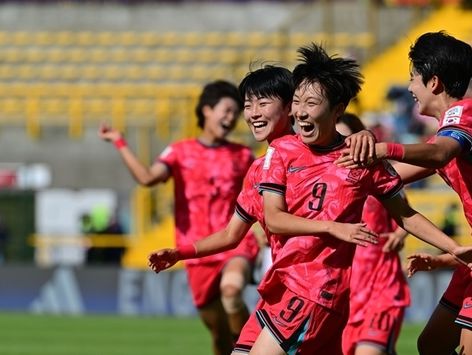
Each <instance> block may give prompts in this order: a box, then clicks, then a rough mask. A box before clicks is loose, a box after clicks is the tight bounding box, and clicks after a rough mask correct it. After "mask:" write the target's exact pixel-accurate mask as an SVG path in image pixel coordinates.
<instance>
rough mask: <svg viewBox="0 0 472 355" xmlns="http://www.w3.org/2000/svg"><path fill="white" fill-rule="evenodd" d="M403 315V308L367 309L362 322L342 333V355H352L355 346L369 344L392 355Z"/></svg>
mask: <svg viewBox="0 0 472 355" xmlns="http://www.w3.org/2000/svg"><path fill="white" fill-rule="evenodd" d="M404 315H405V308H404V307H390V308H385V307H383V308H382V309H380V308H379V307H375V308H373V309H369V311H367V313H366V314H365V318H364V320H362V321H360V322H356V323H351V324H348V325H347V326H346V328H345V329H344V333H343V353H344V355H354V354H355V352H356V346H357V345H360V344H369V345H372V346H374V347H377V348H379V349H382V352H384V353H385V354H388V355H394V354H396V352H395V344H396V342H397V339H398V336H399V334H400V328H401V326H402V322H403V316H404Z"/></svg>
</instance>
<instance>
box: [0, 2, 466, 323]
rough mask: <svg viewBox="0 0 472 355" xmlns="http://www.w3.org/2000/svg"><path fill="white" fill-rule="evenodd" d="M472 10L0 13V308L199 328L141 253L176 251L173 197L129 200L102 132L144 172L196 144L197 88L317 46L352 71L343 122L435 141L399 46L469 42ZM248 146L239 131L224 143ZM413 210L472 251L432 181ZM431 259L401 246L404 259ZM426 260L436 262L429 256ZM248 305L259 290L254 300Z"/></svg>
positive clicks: (362, 6)
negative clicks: (357, 75) (443, 37)
mask: <svg viewBox="0 0 472 355" xmlns="http://www.w3.org/2000/svg"><path fill="white" fill-rule="evenodd" d="M471 3H472V1H465V0H464V1H460V0H384V1H381V0H377V1H376V0H333V1H328V0H314V1H308V0H286V1H282V0H280V1H251V0H233V1H231V0H227V1H217V0H214V1H205V2H203V1H198V0H186V1H168V2H164V1H137V0H136V1H132V0H128V1H79V0H77V1H1V2H0V263H1V265H0V310H2V311H22V312H31V313H40V314H43V313H46V314H49V313H51V314H88V313H106V314H128V315H170V316H175V315H193V314H195V310H194V309H193V306H192V304H191V301H190V298H189V295H188V293H187V289H186V280H185V276H184V274H183V272H182V270H181V269H180V267H179V266H177V267H176V268H174V269H173V270H171V271H168V272H164V273H161V274H160V275H159V276H156V275H154V274H153V273H151V272H150V271H148V270H147V261H146V260H147V259H146V257H147V254H148V253H149V251H151V250H153V249H157V248H162V247H167V246H172V245H173V235H174V234H173V233H174V232H173V216H172V210H173V205H172V204H173V201H172V184H167V185H166V186H162V187H158V188H155V189H152V190H146V189H142V188H138V187H136V184H135V183H134V181H133V180H132V178H131V177H130V174H129V173H128V171H127V169H126V168H125V166H124V165H123V164H122V162H121V160H120V158H119V155H118V154H117V152H116V151H115V150H114V148H113V146H112V145H111V144H106V143H104V142H103V141H101V140H100V139H99V138H98V136H97V130H98V125H99V123H100V122H108V123H110V124H112V125H113V126H115V127H118V128H120V129H121V130H123V131H124V132H125V134H126V137H127V140H128V142H129V144H130V146H131V147H132V149H133V150H135V151H137V152H138V155H139V157H140V159H141V160H142V161H143V162H146V163H151V162H152V160H153V159H154V157H155V156H156V155H157V154H159V153H160V152H161V151H162V150H163V148H164V147H165V146H166V145H167V144H168V143H169V142H171V141H174V140H175V139H180V138H183V137H188V136H193V135H195V134H196V129H197V128H196V118H195V117H194V114H193V111H194V106H195V102H196V99H197V95H198V94H199V92H200V89H201V87H202V85H203V84H205V83H207V82H209V81H212V80H215V79H227V80H230V81H232V82H234V83H239V81H240V80H241V79H242V78H243V76H244V75H245V74H246V73H247V72H248V71H249V68H250V64H251V63H253V66H255V67H257V66H258V65H259V66H260V64H261V63H278V64H283V65H286V66H287V67H289V68H293V66H294V64H295V63H296V59H297V56H296V49H297V48H298V47H299V46H301V45H306V44H309V43H310V42H322V43H323V44H324V46H325V47H326V48H327V50H328V52H329V53H331V54H334V53H337V54H339V55H341V56H350V57H353V58H355V59H357V60H358V61H359V63H360V64H361V66H362V71H363V73H364V75H365V80H366V82H365V84H364V86H363V90H362V93H361V95H360V96H359V97H358V100H357V101H355V102H354V103H353V104H352V105H351V107H349V111H351V112H354V113H357V114H359V115H360V116H361V117H362V120H363V121H364V123H365V124H366V125H367V126H368V127H370V128H371V129H373V130H374V131H375V132H376V134H378V136H379V139H381V140H391V141H399V142H403V143H411V142H419V141H424V140H426V139H428V138H429V137H430V136H431V135H432V134H434V132H435V130H436V122H435V121H434V119H431V118H428V117H422V116H420V115H418V114H417V112H416V111H415V105H414V102H413V101H412V98H411V96H410V95H409V93H408V91H407V89H406V87H407V85H408V79H409V67H408V58H407V54H408V49H409V46H410V45H411V44H412V43H413V41H414V40H415V38H416V37H418V36H419V35H420V34H421V33H424V32H428V31H438V30H446V31H447V32H449V33H450V34H452V35H454V36H457V37H459V38H461V39H463V40H465V41H469V42H472V5H471ZM232 138H233V139H234V140H236V141H240V142H244V143H246V144H249V145H251V146H252V147H253V148H254V152H255V154H256V155H259V154H262V153H263V152H264V148H265V147H264V146H259V145H255V144H254V142H253V140H252V137H251V135H250V132H249V131H248V129H247V127H245V124H244V122H242V120H241V122H240V123H239V126H238V128H237V130H236V132H235V133H234V134H233V135H232ZM407 193H408V198H409V200H410V202H411V204H412V205H413V206H414V207H415V208H416V209H417V210H419V211H420V212H422V213H423V214H425V215H426V216H428V217H429V218H430V219H431V220H432V221H433V222H435V223H436V224H437V225H438V226H440V227H441V228H444V230H445V231H447V233H448V234H449V235H451V237H454V238H457V239H458V240H459V241H461V242H463V243H468V244H470V243H469V240H468V238H470V237H469V235H470V227H469V226H468V225H467V224H466V222H465V219H464V217H463V212H462V208H461V207H460V203H459V202H458V199H457V197H456V196H455V194H454V193H453V192H452V190H450V189H449V188H448V187H446V185H445V184H444V183H443V182H442V180H440V179H439V178H438V177H432V178H430V179H428V180H425V181H423V182H421V183H417V184H415V185H414V186H409V187H408V189H407ZM418 250H429V249H428V248H427V247H426V246H425V245H424V244H422V243H420V242H419V241H417V240H416V239H413V238H411V237H410V238H408V241H407V245H406V248H405V250H404V252H403V254H404V255H407V254H409V253H412V252H414V251H418ZM433 252H435V251H433ZM449 277H450V271H448V270H446V271H441V272H434V273H424V274H418V275H415V277H414V278H412V279H411V280H410V285H411V288H412V295H413V304H412V306H411V307H410V309H409V311H408V314H407V318H406V319H407V321H408V322H424V321H425V320H426V319H427V318H428V317H429V315H430V314H431V312H432V309H433V307H434V306H435V305H436V302H437V300H438V299H439V297H440V296H441V294H442V291H443V289H444V288H445V286H446V285H447V283H448V282H449ZM247 293H248V294H247V298H248V299H249V300H250V302H255V301H256V299H257V294H256V291H255V287H251V288H250V289H249V290H248V292H247Z"/></svg>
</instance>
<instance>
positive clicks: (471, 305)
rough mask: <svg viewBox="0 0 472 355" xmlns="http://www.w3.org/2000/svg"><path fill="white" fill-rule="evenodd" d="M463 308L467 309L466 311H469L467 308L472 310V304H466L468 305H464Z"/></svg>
mask: <svg viewBox="0 0 472 355" xmlns="http://www.w3.org/2000/svg"><path fill="white" fill-rule="evenodd" d="M462 308H465V309H467V308H472V304H470V303H466V304H464V305H463V306H462Z"/></svg>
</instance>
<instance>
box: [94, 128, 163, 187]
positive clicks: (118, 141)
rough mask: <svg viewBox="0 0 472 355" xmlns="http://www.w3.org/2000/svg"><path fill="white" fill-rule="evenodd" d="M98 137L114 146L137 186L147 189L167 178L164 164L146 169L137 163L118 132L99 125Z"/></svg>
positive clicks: (137, 160)
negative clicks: (146, 187)
mask: <svg viewBox="0 0 472 355" xmlns="http://www.w3.org/2000/svg"><path fill="white" fill-rule="evenodd" d="M98 135H99V137H100V138H101V139H103V140H105V141H107V142H111V143H113V144H114V145H115V147H116V148H117V150H118V152H119V153H120V156H121V158H122V159H123V162H124V163H125V165H126V167H127V168H128V170H129V171H130V173H131V174H132V176H133V177H134V179H135V180H136V182H137V183H138V184H140V185H142V186H148V187H149V186H154V185H156V184H158V183H160V182H164V181H166V180H167V179H168V178H169V176H170V172H169V169H168V168H167V166H166V165H165V164H163V163H160V162H157V163H154V164H153V165H152V166H150V167H147V166H146V165H144V164H143V163H142V162H141V161H139V159H138V158H137V157H136V155H135V154H134V153H133V151H132V150H131V149H130V148H129V147H128V144H127V143H126V140H125V139H124V137H123V134H122V133H121V132H120V131H118V130H116V129H114V128H112V127H110V126H108V125H106V124H101V125H100V128H99V131H98Z"/></svg>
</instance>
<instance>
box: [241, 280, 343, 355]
mask: <svg viewBox="0 0 472 355" xmlns="http://www.w3.org/2000/svg"><path fill="white" fill-rule="evenodd" d="M278 291H279V292H274V293H271V294H270V296H269V297H267V298H266V299H265V300H261V301H260V302H259V303H258V304H257V307H256V310H255V312H254V313H253V314H252V315H251V317H250V319H249V321H248V322H247V323H246V324H245V325H244V328H243V330H242V332H241V335H240V337H239V339H238V341H237V343H236V347H235V350H234V351H235V352H238V353H249V351H250V350H251V348H252V345H253V344H254V342H255V341H256V339H257V337H258V336H259V333H260V332H261V330H262V328H264V327H267V330H268V331H269V332H270V333H271V334H272V335H273V337H274V338H275V339H276V340H277V342H278V343H279V345H280V346H281V347H282V349H284V351H285V352H287V353H289V354H295V353H297V354H298V353H300V354H330V355H342V350H341V337H342V330H343V328H344V326H345V324H346V321H347V317H346V316H344V315H341V314H340V313H337V312H334V311H332V310H330V309H328V308H326V307H324V306H321V305H319V304H317V303H315V302H313V301H310V300H307V299H305V298H302V297H300V296H298V295H297V294H295V293H294V292H292V291H291V290H289V289H281V290H278Z"/></svg>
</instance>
